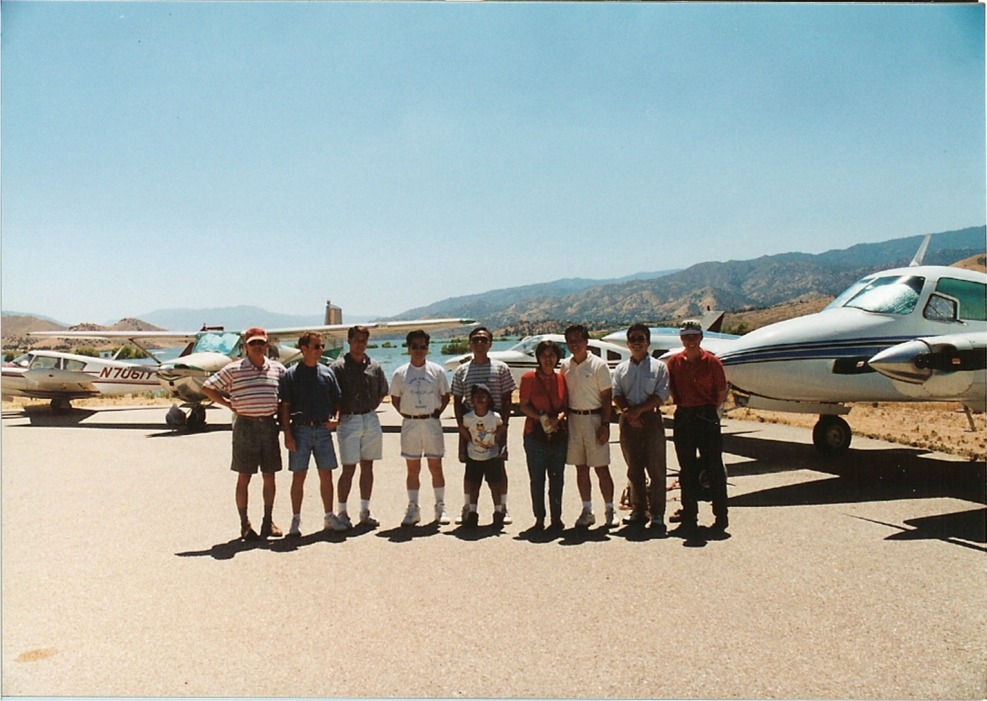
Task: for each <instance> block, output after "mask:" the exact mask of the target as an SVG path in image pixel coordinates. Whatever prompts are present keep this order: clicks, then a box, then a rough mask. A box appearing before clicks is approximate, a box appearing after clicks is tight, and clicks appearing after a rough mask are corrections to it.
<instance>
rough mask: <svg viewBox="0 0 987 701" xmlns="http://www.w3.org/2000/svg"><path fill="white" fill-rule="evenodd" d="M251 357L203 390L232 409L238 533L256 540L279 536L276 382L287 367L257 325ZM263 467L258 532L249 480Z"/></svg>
mask: <svg viewBox="0 0 987 701" xmlns="http://www.w3.org/2000/svg"><path fill="white" fill-rule="evenodd" d="M244 338H245V340H246V344H247V345H246V348H247V357H246V358H243V359H241V360H234V361H233V362H231V363H229V364H228V365H226V366H225V367H224V368H223V369H222V370H220V371H219V372H217V373H216V374H214V375H213V376H212V377H210V378H209V379H208V380H206V382H205V384H204V385H203V386H202V392H203V394H205V395H206V396H207V397H209V399H211V400H212V401H214V402H215V403H217V404H221V405H222V406H225V407H227V408H229V409H230V410H231V411H232V412H233V416H234V421H233V460H232V464H231V466H230V469H231V470H233V471H234V472H236V473H237V482H236V508H237V511H238V512H239V513H240V537H241V538H242V539H243V540H257V538H258V537H260V538H269V537H271V536H275V537H278V536H281V529H280V528H278V527H277V526H275V525H274V517H273V513H274V493H275V489H276V487H275V482H274V476H275V474H276V473H277V472H278V471H279V470H281V446H280V444H279V443H278V424H277V421H276V420H275V416H276V415H277V413H278V385H279V383H280V381H281V377H282V375H284V374H285V372H286V370H285V367H284V365H282V364H281V363H280V362H278V361H277V360H271V359H270V358H268V357H267V332H266V331H264V329H261V328H258V327H256V326H254V327H252V328H249V329H247V331H246V332H245V333H244ZM258 467H260V472H261V477H262V478H263V480H264V489H263V497H264V520H263V522H262V523H261V527H260V536H258V535H257V532H256V531H255V530H254V529H253V527H252V526H251V525H250V519H249V518H248V517H247V495H248V487H249V486H250V478H251V477H252V476H253V475H254V473H256V472H257V468H258Z"/></svg>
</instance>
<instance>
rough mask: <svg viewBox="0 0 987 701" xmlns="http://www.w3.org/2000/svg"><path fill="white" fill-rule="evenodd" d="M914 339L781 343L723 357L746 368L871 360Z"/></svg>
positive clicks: (908, 337)
mask: <svg viewBox="0 0 987 701" xmlns="http://www.w3.org/2000/svg"><path fill="white" fill-rule="evenodd" d="M914 338H915V337H914V336H901V337H897V338H889V337H887V336H881V337H877V338H850V339H846V340H841V341H834V340H827V341H815V342H807V343H779V344H775V345H770V346H760V347H757V348H751V349H749V350H748V349H743V348H741V349H730V350H728V351H725V352H723V353H722V354H721V355H720V361H721V362H722V363H723V365H725V366H730V365H747V364H749V363H767V362H774V361H788V360H835V359H836V358H856V357H868V358H870V357H872V356H874V355H876V354H877V353H879V352H881V351H882V350H885V349H886V348H890V347H891V346H895V345H897V344H899V343H904V342H905V341H911V340H914Z"/></svg>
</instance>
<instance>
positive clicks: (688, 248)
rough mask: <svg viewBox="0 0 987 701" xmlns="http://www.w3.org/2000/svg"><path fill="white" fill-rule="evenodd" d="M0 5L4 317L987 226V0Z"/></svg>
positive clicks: (630, 267)
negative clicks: (936, 0)
mask: <svg viewBox="0 0 987 701" xmlns="http://www.w3.org/2000/svg"><path fill="white" fill-rule="evenodd" d="M0 11H2V103H0V109H2V198H3V199H2V305H3V308H4V309H6V310H14V311H21V312H32V313H38V314H43V315H47V316H51V317H54V318H56V319H59V320H61V321H64V322H67V323H77V322H80V321H97V322H104V321H108V320H113V319H118V318H121V317H125V316H136V315H139V314H141V313H143V312H149V311H153V310H157V309H162V308H172V307H193V308H204V307H217V306H227V305H238V304H250V305H257V306H260V307H263V308H265V309H267V310H270V311H275V312H284V313H291V314H313V313H314V314H318V313H321V310H322V308H323V306H324V303H325V299H326V298H327V297H331V298H332V300H333V302H334V303H337V304H339V305H341V306H342V307H343V309H344V314H351V315H366V314H379V315H384V314H396V313H399V312H401V311H404V310H406V309H410V308H412V307H415V306H419V305H424V304H428V303H430V302H434V301H437V300H439V299H444V298H446V297H450V296H456V295H461V294H470V293H474V292H482V291H485V290H490V289H497V288H502V287H511V286H515V285H522V284H528V283H534V282H545V281H548V280H553V279H557V278H562V277H589V278H608V277H617V276H622V275H626V274H630V273H633V272H638V271H652V270H664V269H669V268H681V267H687V266H689V265H691V264H693V263H697V262H702V261H706V260H730V259H749V258H755V257H758V256H761V255H767V254H774V253H782V252H787V251H805V252H820V251H825V250H829V249H832V248H844V247H847V246H850V245H853V244H854V243H858V242H863V241H881V240H886V239H890V238H897V237H902V236H910V235H914V234H921V233H927V232H935V231H945V230H950V229H957V228H963V227H967V226H974V225H982V224H984V222H985V206H987V205H985V186H987V182H985V119H984V111H985V109H984V7H983V6H982V5H964V6H955V5H863V6H854V5H835V6H834V5H802V4H766V5H732V4H731V5H716V4H681V3H673V4H638V3H620V4H566V3H548V4H524V3H506V4H482V3H451V4H450V3H424V4H420V3H360V2H355V3H325V4H323V3H276V2H275V3H262V2H257V3H237V2H227V3H204V4H200V3H191V2H186V3H174V4H170V3H141V4H136V3H135V4H131V3H127V2H112V3H105V4H104V3H90V2H85V3H47V2H11V1H5V2H3V3H2V6H0Z"/></svg>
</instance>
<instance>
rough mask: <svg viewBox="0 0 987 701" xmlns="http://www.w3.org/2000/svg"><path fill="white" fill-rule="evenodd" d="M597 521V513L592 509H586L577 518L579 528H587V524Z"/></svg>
mask: <svg viewBox="0 0 987 701" xmlns="http://www.w3.org/2000/svg"><path fill="white" fill-rule="evenodd" d="M594 523H596V515H595V514H594V513H593V512H592V511H586V510H584V511H583V512H582V513H581V514H579V518H577V519H576V527H577V528H586V527H587V526H592V525H593V524H594Z"/></svg>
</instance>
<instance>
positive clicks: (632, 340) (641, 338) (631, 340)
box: [627, 336, 648, 343]
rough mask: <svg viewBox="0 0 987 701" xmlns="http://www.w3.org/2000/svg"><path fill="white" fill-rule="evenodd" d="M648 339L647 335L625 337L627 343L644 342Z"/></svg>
mask: <svg viewBox="0 0 987 701" xmlns="http://www.w3.org/2000/svg"><path fill="white" fill-rule="evenodd" d="M647 340H648V337H647V336H631V337H630V338H628V339H627V342H628V343H646V342H647Z"/></svg>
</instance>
